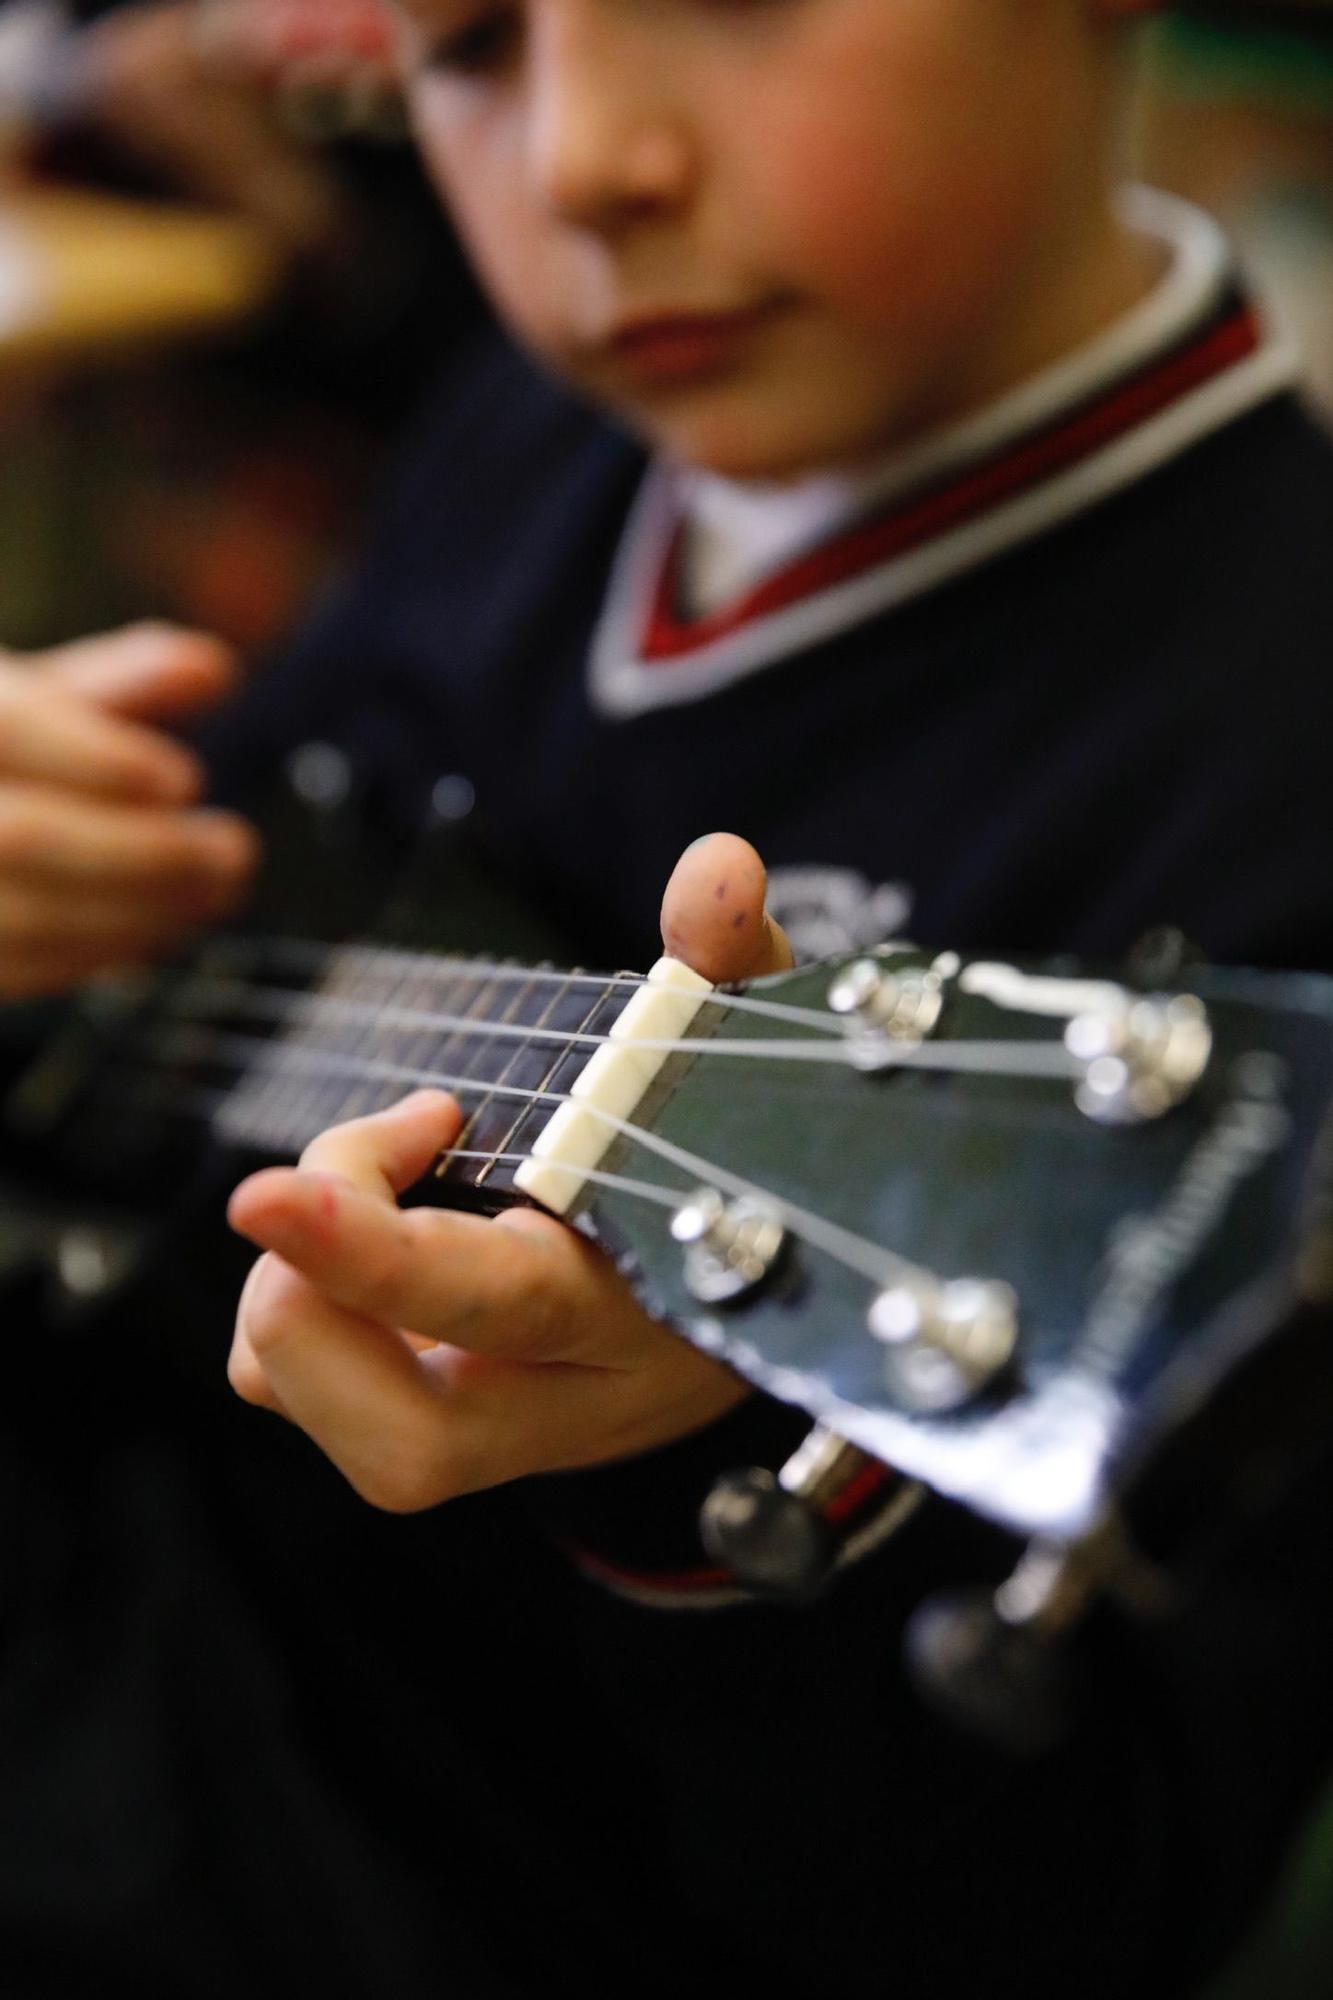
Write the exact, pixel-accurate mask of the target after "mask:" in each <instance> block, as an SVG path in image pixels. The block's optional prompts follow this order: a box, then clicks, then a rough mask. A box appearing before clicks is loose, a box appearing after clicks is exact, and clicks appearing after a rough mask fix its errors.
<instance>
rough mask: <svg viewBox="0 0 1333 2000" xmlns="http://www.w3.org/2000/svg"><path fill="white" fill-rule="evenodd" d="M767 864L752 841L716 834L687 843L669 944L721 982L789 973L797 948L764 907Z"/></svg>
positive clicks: (671, 886) (678, 870) (665, 902)
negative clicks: (775, 973)
mask: <svg viewBox="0 0 1333 2000" xmlns="http://www.w3.org/2000/svg"><path fill="white" fill-rule="evenodd" d="M766 882H767V877H766V876H765V873H764V864H763V862H762V861H761V860H760V859H759V856H758V854H757V853H756V852H755V850H754V848H753V847H751V845H750V843H749V841H748V840H741V839H740V838H739V836H738V835H736V834H734V833H710V834H706V835H705V836H704V837H703V839H702V840H696V841H695V842H694V843H693V845H692V846H690V847H687V848H686V850H685V852H684V854H682V855H681V857H680V860H679V861H678V862H677V863H676V866H675V868H674V870H673V871H672V875H671V880H670V881H669V882H668V884H667V890H666V895H665V896H664V897H663V899H662V943H663V945H664V946H665V948H666V950H667V951H668V952H669V953H670V954H671V956H672V957H673V958H679V959H681V960H682V961H683V962H684V963H685V964H686V965H688V966H692V967H693V969H694V971H696V972H701V973H702V974H703V976H704V978H705V979H711V980H713V981H714V982H715V983H721V982H723V981H730V980H734V979H757V978H758V977H759V976H760V974H762V973H765V972H782V971H785V970H786V968H787V967H788V966H790V965H791V963H792V950H791V946H790V945H789V944H788V942H787V939H786V938H785V937H784V935H783V933H782V931H781V929H780V927H779V926H778V925H777V924H775V923H774V921H773V919H772V918H771V917H770V916H769V915H768V913H767V911H766V910H765V908H764V889H765V886H766Z"/></svg>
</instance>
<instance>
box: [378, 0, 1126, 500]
mask: <svg viewBox="0 0 1333 2000" xmlns="http://www.w3.org/2000/svg"><path fill="white" fill-rule="evenodd" d="M1116 4H1117V0H403V5H402V10H401V11H402V12H403V14H404V15H405V17H406V19H407V22H408V33H407V45H408V50H409V61H410V63H411V65H412V84H411V92H412V103H413V109H414V115H415V121H416V125H417V130H418V134H419V137H420V141H421V144H422V147H423V150H424V152H425V155H426V159H427V162H428V164H429V167H430V169H431V171H432V173H433V175H434V177H435V179H436V181H437V183H438V184H439V186H440V188H441V190H442V191H443V192H444V193H445V195H446V196H447V198H448V200H449V203H450V205H451V207H452V209H453V211H454V214H455V216H456V218H457V221H458V224H459V227H460V229H461V231H462V234H463V236H464V238H465V240H466V242H467V244H468V246H469V248H470V251H471V254H472V257H473V260H474V262H475V263H476V265H477V267H478V270H479V272H480V274H481V277H482V279H483V281H484V283H485V284H486V286H487V288H488V290H489V291H490V293H491V295H492V298H493V299H494V301H495V303H496V305H497V307H498V308H499V310H500V312H501V313H502V315H503V316H504V317H505V319H506V320H507V321H508V322H509V324H510V325H511V327H512V328H513V329H514V331H515V332H516V333H517V334H518V335H519V336H520V338H521V339H523V340H524V341H525V342H526V343H527V344H528V345H529V346H530V347H531V348H532V349H533V350H534V351H535V352H536V353H537V354H538V355H539V356H540V357H542V358H543V359H544V360H545V361H546V362H547V363H548V364H549V365H550V366H551V367H553V368H554V369H555V370H556V371H557V372H559V373H560V374H561V375H563V376H565V377H566V378H568V379H569V380H570V381H571V382H572V383H573V384H574V385H575V386H576V387H577V388H579V389H581V390H582V391H584V392H585V393H586V394H587V395H589V396H590V397H592V398H593V399H594V400H596V401H597V402H599V403H601V404H603V405H605V406H607V407H608V408H610V409H611V410H612V411H614V412H616V413H617V414H619V415H620V416H621V417H622V418H623V419H624V420H625V421H626V422H627V423H628V424H629V425H630V426H631V427H632V428H633V429H635V430H636V431H638V432H639V433H640V434H642V435H643V436H644V437H645V438H646V439H647V440H648V441H649V442H650V443H652V444H654V445H655V446H657V447H658V448H659V449H662V450H664V451H666V452H667V453H669V454H671V455H673V456H675V457H677V458H680V459H682V460H684V461H686V462H689V463H693V464H696V465H701V466H706V467H709V468H711V469H713V470H715V471H718V472H722V473H727V474H730V475H732V476H733V477H739V478H744V477H751V478H765V477H768V478H780V477H782V476H784V475H790V474H794V473H798V472H801V471H803V470H807V469H811V468H814V467H816V466H827V465H831V464H836V463H840V462H854V461H855V460H856V459H857V458H859V457H862V456H865V455H868V454H873V453H874V452H876V451H882V450H884V449H885V448H886V447H887V446H889V445H890V444H892V443H894V442H896V441H898V440H900V439H902V438H904V437H905V436H907V435H909V434H910V433H911V432H912V431H913V430H914V429H916V428H919V427H920V426H921V425H923V424H925V423H929V422H931V421H933V420H937V419H938V418H940V417H942V416H945V415H948V414H950V413H952V412H953V411H955V410H957V409H959V408H960V407H964V406H966V405H967V404H969V403H972V402H975V401H977V400H979V399H981V398H984V397H985V396H987V395H989V394H991V393H994V392H995V391H997V390H998V389H1000V388H1002V387H1005V386H1007V385H1008V384H1009V383H1010V382H1011V381H1013V380H1015V379H1017V378H1018V377H1019V376H1020V375H1021V374H1023V373H1025V372H1026V370H1027V368H1028V367H1029V366H1031V365H1034V364H1035V363H1036V362H1039V361H1041V360H1044V359H1046V358H1047V353H1046V350H1045V347H1044V345H1043V343H1047V344H1049V342H1050V340H1051V339H1053V338H1054V339H1056V340H1057V341H1058V337H1059V324H1058V323H1059V319H1060V315H1061V313H1062V312H1066V313H1067V311H1068V305H1069V301H1068V297H1067V294H1068V293H1069V290H1070V287H1071V285H1076V284H1077V282H1078V274H1079V272H1080V271H1081V270H1083V269H1084V268H1085V267H1086V263H1087V256H1088V246H1089V241H1090V234H1089V232H1090V228H1094V224H1093V222H1092V218H1093V217H1094V216H1096V217H1100V207H1099V204H1100V197H1101V190H1102V176H1103V172H1104V167H1105V150H1106V142H1105V131H1104V127H1105V124H1106V122H1107V114H1108V102H1109V85H1108V77H1107V68H1108V65H1107V61H1106V51H1105V48H1104V41H1105V36H1104V34H1103V33H1102V32H1101V31H1100V29H1099V28H1097V27H1096V25H1095V24H1094V22H1093V19H1092V16H1093V14H1094V13H1095V12H1097V11H1106V10H1108V9H1110V8H1112V7H1114V6H1115V5H1116ZM1118 4H1120V5H1121V6H1124V5H1125V4H1128V0H1118Z"/></svg>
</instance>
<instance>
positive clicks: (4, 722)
mask: <svg viewBox="0 0 1333 2000" xmlns="http://www.w3.org/2000/svg"><path fill="white" fill-rule="evenodd" d="M234 672H235V669H234V664H233V662H232V659H231V656H230V653H229V651H228V649H227V648H226V647H224V646H222V645H221V644H220V643H219V642H217V641H215V640H212V639H207V638H204V637H203V636H202V635H201V634H199V633H194V632H183V631H178V630H175V629H172V628H170V627H167V626H157V625H137V626H131V627H130V628H129V629H128V630H127V631H123V632H117V633H112V634H109V635H108V636H106V637H104V638H100V639H88V640H85V641H83V642H82V643H81V644H79V645H76V646H64V647H61V648H60V649H59V650H58V651H56V652H52V653H48V654H45V655H41V656H39V657H37V658H34V659H27V660H19V659H16V658H15V657H14V656H13V655H3V654H0V999H10V1000H12V999H26V998H31V997H35V996H37V995H40V994H53V993H59V992H61V991H63V990H64V989H65V988H67V987H70V986H73V985H75V984H77V983H78V982H79V981H80V980H82V979H87V978H89V977H90V976H91V975H92V974H93V973H95V972H103V971H108V970H112V969H114V968H117V967H121V966H127V965H132V964H138V963H140V962H142V961H143V960H145V959H151V958H154V957H157V956H159V955H160V954H162V953H164V952H167V951H169V950H171V949H172V948H173V946H175V945H176V944H178V943H179V942H180V941H181V940H182V939H183V938H184V936H185V934H186V933H187V931H189V930H190V929H191V928H193V927H194V926H195V925H197V924H199V923H202V922H206V921H208V920H210V919H214V918H217V917H220V916H222V915H224V914H225V913H226V912H227V911H229V910H230V909H231V908H233V907H234V905H235V904H236V903H237V901H238V900H239V898H240V896H241V895H242V893H243V892H244V889H245V887H246V885H247V883H248V881H249V878H250V874H251V872H252V870H253V867H254V863H255V859H256V843H255V839H254V836H253V834H252V832H251V830H250V828H249V827H248V826H246V825H245V823H244V822H243V821H241V820H239V819H237V818H235V817H234V816H233V815H231V814H227V813H217V812H202V811H199V810H196V809H194V802H195V800H196V799H197V797H198V794H199V791H200V789H201V786H202V782H203V773H202V771H201V769H200V767H199V764H198V760H197V759H196V758H195V757H194V756H192V755H191V754H190V753H189V752H188V751H186V750H184V749H183V748H182V747H181V746H180V745H179V744H177V743H174V742H173V741H172V740H171V739H170V737H169V736H168V735H167V734H166V733H165V732H164V731H163V730H161V729H159V728H157V727H155V726H153V725H156V724H158V723H163V722H168V721H172V720H175V719H177V718H179V717H182V716H186V715H190V714H192V713H193V712H194V711H195V710H197V709H199V708H202V707H204V706H206V705H207V704H208V703H210V702H213V701H216V700H218V699H219V698H220V697H221V696H222V695H223V694H225V693H226V692H227V690H228V689H229V688H230V686H231V684H232V681H233V679H234Z"/></svg>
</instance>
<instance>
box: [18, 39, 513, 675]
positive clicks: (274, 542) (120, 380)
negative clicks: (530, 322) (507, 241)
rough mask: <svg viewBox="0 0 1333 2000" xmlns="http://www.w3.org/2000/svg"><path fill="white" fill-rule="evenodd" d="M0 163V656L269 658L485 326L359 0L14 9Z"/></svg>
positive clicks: (383, 44)
mask: <svg viewBox="0 0 1333 2000" xmlns="http://www.w3.org/2000/svg"><path fill="white" fill-rule="evenodd" d="M0 152H2V153H3V159H2V160H0V175H3V180H2V181H0V430H2V431H3V435H4V443H5V449H4V452H3V455H0V546H3V547H4V549H5V550H6V551H7V553H6V555H5V556H4V558H3V559H0V641H2V642H4V643H7V644H11V645H27V644H38V643H44V642H46V641H48V640H52V639H56V638H60V637H63V636H67V635H69V634H72V633H75V632H78V631H82V630H86V629H88V628H89V627H90V626H94V625H101V624H105V623H107V622H109V621H115V620H118V619H120V618H124V617H132V616H136V615H139V614H140V613H142V612H148V611H152V612H155V613H157V614H159V615H170V616H175V617H179V618H182V619H185V620H187V621H189V622H192V623H198V624H202V625H205V626H209V627H212V628H213V629H216V630H219V631H221V632H223V633H225V634H226V636H228V637H230V638H233V639H235V640H237V641H238V642H240V643H241V644H242V645H244V646H246V647H247V648H258V647H263V646H265V645H268V644H270V643H271V642H272V641H273V640H274V639H275V638H276V637H277V636H278V635H279V634H280V633H281V632H282V631H283V629H284V628H285V627H286V626H287V624H288V623H289V622H290V621H291V619H292V618H293V616H294V615H295V614H296V613H297V612H298V610H299V609H300V607H301V605H302V604H303V603H304V602H306V601H307V600H308V598H309V595H310V593H311V591H312V589H314V588H315V587H316V586H317V585H318V583H319V581H320V580H321V578H322V577H323V575H324V574H326V573H327V571H328V570H329V568H330V567H331V566H332V565H333V564H335V563H336V562H337V560H338V557H339V555H340V553H341V551H342V550H343V548H344V546H345V544H346V542H347V540H348V538H349V536H350V535H352V534H353V533H354V527H355V522H356V520H357V519H358V518H359V516H360V512H361V508H362V505H363V501H364V496H365V492H366V488H367V486H368V484H370V483H371V482H373V479H374V477H375V474H376V472H377V470H378V467H379V465H380V463H381V460H382V457H383V454H384V452H385V450H386V449H387V448H388V446H389V445H390V444H391V442H392V440H393V439H394V438H395V437H396V435H397V433H398V430H399V427H400V425H401V423H402V421H403V418H404V417H405V415H406V412H407V411H408V410H409V409H410V408H411V406H412V404H413V402H414V401H415V399H416V397H417V395H418V393H419V392H420V389H421V387H422V384H423V382H424V380H425V379H426V378H427V377H428V376H429V374H430V373H431V372H432V371H433V369H434V368H435V367H436V366H437V365H438V362H439V360H440V358H441V357H442V355H443V354H445V353H446V352H447V350H448V348H449V346H450V344H451V343H452V342H453V341H454V340H455V339H456V338H457V337H458V336H459V335H460V334H461V332H462V331H463V330H464V329H465V328H466V327H467V326H468V325H470V324H471V323H472V321H473V318H474V316H475V314H476V313H477V311H478V310H479V306H478V303H477V296H476V293H475V291H474V289H473V286H472V283H471V280H470V278H469V277H468V275H467V273H466V270H465V267H464V265H463V262H462V259H461V257H460V256H459V254H458V251H457V248H456V245H455V243H454V239H453V236H452V233H451V231H450V229H449V227H448V225H447V224H446V223H445V222H444V221H443V219H442V218H441V216H440V215H439V212H438V209H437V207H436V205H435V204H434V202H433V201H432V200H431V198H430V196H429V194H428V192H427V190H426V188H425V186H424V183H423V181H422V178H421V176H420V173H419V171H418V169H417V166H416V163H415V160H414V157H413V155H412V152H411V149H410V146H409V145H408V143H407V139H406V134H405V131H404V129H403V120H402V114H401V108H400V106H399V102H398V98H397V93H396V91H395V89H394V86H393V82H392V75H391V69H390V67H389V61H388V48H387V26H386V17H385V16H384V15H383V13H382V10H381V9H380V8H379V6H378V4H377V0H123V4H119V5H111V6H108V5H100V6H94V5H84V6H78V5H71V6H68V7H59V6H57V5H55V4H53V0H11V4H10V5H9V6H7V7H3V8H0ZM76 191H77V192H76ZM224 218H225V219H226V221H225V223H224ZM191 224H192V225H193V227H192V228H191V227H190V225H191ZM169 226H170V227H171V228H172V230H173V231H174V233H172V234H167V233H165V232H166V231H167V230H168V227H169ZM242 229H244V230H247V231H248V232H249V234H248V236H245V237H242V236H238V235H237V233H236V232H237V231H238V230H242ZM229 231H230V233H229ZM261 269H262V277H261Z"/></svg>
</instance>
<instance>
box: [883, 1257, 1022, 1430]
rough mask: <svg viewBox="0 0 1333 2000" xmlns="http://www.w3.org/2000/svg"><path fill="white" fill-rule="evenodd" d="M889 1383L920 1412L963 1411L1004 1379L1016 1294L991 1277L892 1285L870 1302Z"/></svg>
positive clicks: (1013, 1336)
mask: <svg viewBox="0 0 1333 2000" xmlns="http://www.w3.org/2000/svg"><path fill="white" fill-rule="evenodd" d="M869 1326H870V1331H871V1333H872V1334H873V1335H874V1337H875V1339H876V1340H878V1341H880V1342H882V1343H883V1345H884V1347H885V1348H886V1349H887V1350H888V1353H887V1369H888V1378H889V1386H890V1388H891V1389H892V1390H893V1391H894V1393H895V1394H896V1395H898V1396H899V1397H900V1398H901V1399H902V1401H903V1402H905V1403H906V1404H907V1405H908V1406H909V1407H910V1408H911V1409H913V1410H915V1411H918V1412H920V1413H922V1414H934V1413H941V1414H942V1413H943V1412H944V1411H946V1410H954V1409H957V1408H958V1407H959V1406H960V1405H961V1404H963V1403H967V1402H970V1401H971V1399H972V1398H973V1397H974V1396H977V1395H980V1393H981V1391H982V1390H983V1389H986V1388H989V1387H990V1385H991V1384H992V1383H994V1382H996V1381H998V1380H999V1378H1000V1377H1001V1376H1002V1375H1003V1374H1004V1373H1005V1371H1006V1370H1007V1369H1008V1368H1009V1367H1010V1366H1011V1364H1012V1362H1013V1358H1014V1352H1015V1349H1016V1347H1017V1344H1018V1298H1017V1295H1016V1294H1015V1293H1014V1291H1013V1289H1012V1288H1011V1287H1010V1286H1009V1285H1004V1284H999V1283H997V1282H996V1281H994V1280H992V1279H981V1278H955V1279H952V1280H951V1281H950V1282H948V1283H940V1282H939V1281H937V1280H935V1279H932V1278H928V1277H925V1278H914V1279H911V1280H905V1281H904V1282H903V1283H902V1284H898V1285H890V1286H889V1287H888V1288H887V1290H885V1291H882V1292H880V1293H879V1295H878V1296H877V1297H876V1298H875V1300H874V1301H873V1303H872V1304H871V1307H870V1314H869Z"/></svg>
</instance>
